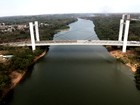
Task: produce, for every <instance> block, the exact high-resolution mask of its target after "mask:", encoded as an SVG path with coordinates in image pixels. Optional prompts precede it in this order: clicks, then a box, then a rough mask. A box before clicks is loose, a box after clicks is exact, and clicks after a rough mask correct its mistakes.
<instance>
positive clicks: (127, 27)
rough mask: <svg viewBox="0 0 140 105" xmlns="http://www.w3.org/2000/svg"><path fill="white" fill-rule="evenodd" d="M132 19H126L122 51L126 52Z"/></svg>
mask: <svg viewBox="0 0 140 105" xmlns="http://www.w3.org/2000/svg"><path fill="white" fill-rule="evenodd" d="M129 25H130V20H126V23H125V32H124V40H123V48H122V52H126V47H127V40H128V32H129Z"/></svg>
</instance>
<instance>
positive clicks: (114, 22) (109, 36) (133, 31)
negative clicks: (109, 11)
mask: <svg viewBox="0 0 140 105" xmlns="http://www.w3.org/2000/svg"><path fill="white" fill-rule="evenodd" d="M121 16H122V15H120V14H118V15H117V14H116V15H115V14H114V15H97V16H94V17H90V18H88V19H90V20H92V21H93V22H94V24H95V31H96V33H97V35H98V37H99V38H100V39H103V40H118V35H119V25H120V19H121ZM131 17H132V18H138V17H139V15H136V14H135V15H131ZM128 40H135V41H139V40H140V22H139V21H131V22H130V29H129V37H128Z"/></svg>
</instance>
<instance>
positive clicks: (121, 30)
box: [118, 19, 124, 41]
mask: <svg viewBox="0 0 140 105" xmlns="http://www.w3.org/2000/svg"><path fill="white" fill-rule="evenodd" d="M123 28H124V19H121V20H120V29H119V38H118V41H122V35H123Z"/></svg>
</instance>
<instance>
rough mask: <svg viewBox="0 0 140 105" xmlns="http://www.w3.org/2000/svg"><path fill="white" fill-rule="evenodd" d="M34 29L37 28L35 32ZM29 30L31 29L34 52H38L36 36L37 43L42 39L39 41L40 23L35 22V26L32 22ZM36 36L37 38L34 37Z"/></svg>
mask: <svg viewBox="0 0 140 105" xmlns="http://www.w3.org/2000/svg"><path fill="white" fill-rule="evenodd" d="M34 27H35V32H34ZM29 28H30V36H31V43H32V50H33V51H34V50H36V46H35V36H36V41H40V39H39V29H38V21H35V22H34V24H33V22H30V23H29ZM34 34H35V36H34Z"/></svg>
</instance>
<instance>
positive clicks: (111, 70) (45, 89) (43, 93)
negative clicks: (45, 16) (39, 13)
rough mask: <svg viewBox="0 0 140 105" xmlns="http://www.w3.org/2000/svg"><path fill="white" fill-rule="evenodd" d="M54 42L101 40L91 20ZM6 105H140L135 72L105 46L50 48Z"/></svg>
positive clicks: (72, 27)
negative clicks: (111, 54)
mask: <svg viewBox="0 0 140 105" xmlns="http://www.w3.org/2000/svg"><path fill="white" fill-rule="evenodd" d="M69 26H70V29H69V30H67V31H63V32H59V33H57V34H56V35H55V36H54V40H56V39H57V40H59V39H60V40H63V39H64V40H72V39H74V40H76V39H98V37H97V35H96V33H95V31H94V24H93V23H92V21H90V20H84V19H78V21H77V22H74V23H72V24H70V25H69ZM29 71H31V72H29V74H28V77H27V78H26V79H25V80H24V81H22V82H21V83H20V84H19V85H18V86H17V87H16V88H15V89H14V90H13V91H12V92H11V95H9V97H8V98H9V100H7V102H6V103H5V105H139V104H140V92H139V91H138V90H137V89H136V86H135V82H134V77H133V74H132V72H131V71H130V70H129V68H128V67H126V66H125V65H123V64H121V63H119V62H117V61H116V60H115V59H114V58H113V57H111V56H110V55H109V53H108V51H107V50H106V49H105V48H104V47H103V46H50V47H49V51H48V53H47V54H46V55H45V56H44V57H43V58H42V59H40V60H39V61H38V62H36V64H35V65H34V66H33V68H32V69H30V70H29Z"/></svg>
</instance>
